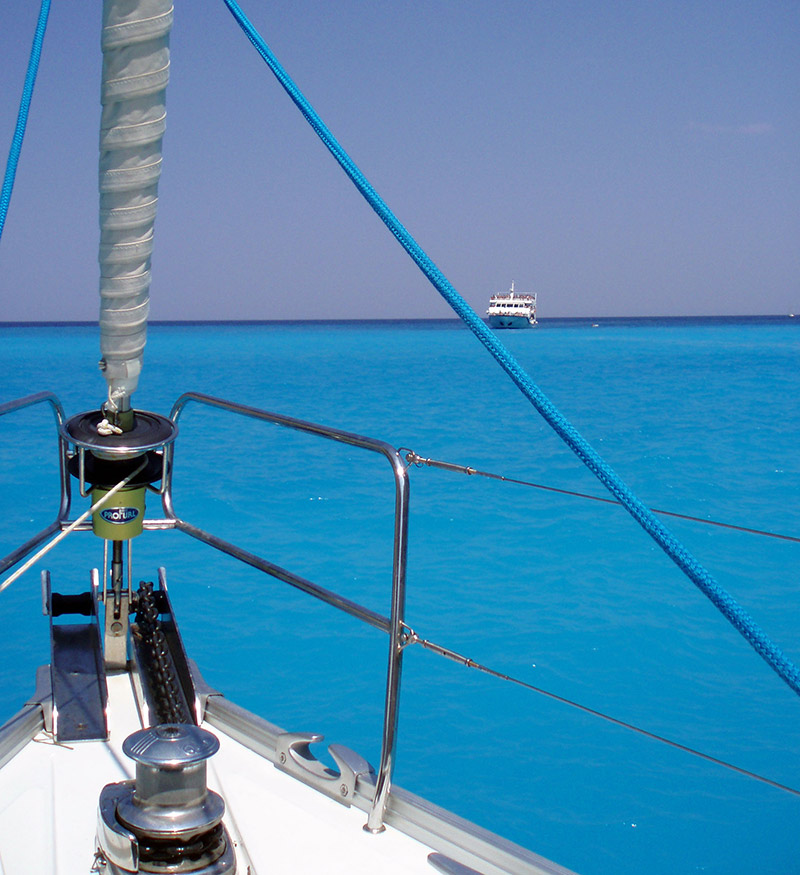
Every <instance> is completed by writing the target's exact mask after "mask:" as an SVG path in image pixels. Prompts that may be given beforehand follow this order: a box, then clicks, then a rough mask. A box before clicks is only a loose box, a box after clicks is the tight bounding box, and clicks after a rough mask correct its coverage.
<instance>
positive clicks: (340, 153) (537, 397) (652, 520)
mask: <svg viewBox="0 0 800 875" xmlns="http://www.w3.org/2000/svg"><path fill="white" fill-rule="evenodd" d="M225 4H226V5H227V7H228V9H229V10H230V11H231V13H232V14H233V16H234V18H235V19H236V21H237V22H238V23H239V25H240V26H241V28H242V30H243V31H244V32H245V34H246V35H247V37H248V39H249V40H250V42H251V43H252V44H253V45H254V46H255V48H256V50H257V51H258V53H259V54H260V55H261V57H262V58H263V59H264V61H265V62H266V63H267V65H268V66H269V68H270V69H271V70H272V72H273V73H274V75H275V77H276V78H277V79H278V81H279V82H280V83H281V85H282V86H283V88H284V89H285V90H286V92H287V93H288V94H289V96H290V97H291V99H292V100H293V101H294V103H295V105H296V106H297V107H298V109H299V110H300V112H301V113H302V114H303V116H304V117H305V118H306V120H307V121H308V123H309V124H310V125H311V127H312V128H313V129H314V131H315V132H316V133H317V135H318V136H319V138H320V139H321V140H322V142H323V143H325V145H326V146H327V147H328V150H329V151H330V152H331V154H332V155H333V156H334V158H335V159H336V160H337V162H338V163H339V165H340V166H341V167H342V169H343V170H344V171H345V173H346V174H347V175H348V177H349V178H350V179H351V181H352V182H353V183H354V185H355V186H356V188H357V189H358V190H359V191H360V192H361V194H362V195H363V197H364V198H365V200H366V201H367V203H369V205H370V206H371V207H372V208H373V210H374V211H375V212H376V213H377V214H378V216H379V217H380V219H381V220H382V221H383V223H384V224H385V225H386V227H387V228H388V229H389V230H390V231H391V232H392V234H393V235H394V236H395V237H396V238H397V240H398V242H399V243H400V244H401V246H402V247H403V248H404V249H405V250H406V252H407V253H408V254H409V255H410V256H411V258H412V259H413V260H414V262H415V263H416V264H417V266H418V267H419V268H420V270H421V271H422V272H423V273H424V274H425V276H426V277H427V278H428V279H429V280H430V282H431V284H432V285H433V286H434V288H435V289H436V290H437V291H438V292H439V294H440V295H441V296H442V297H443V298H444V299H445V301H447V303H448V304H449V305H450V307H451V308H452V309H453V310H454V311H455V313H456V314H457V315H458V316H459V317H460V318H461V319H462V321H463V322H464V323H465V324H466V325H467V326H468V327H469V329H470V330H471V331H472V332H473V334H475V335H476V337H477V338H478V339H479V340H480V341H481V343H482V344H483V345H484V346H485V347H486V349H487V350H488V351H489V352H490V353H491V355H492V356H493V357H494V358H495V360H496V361H497V362H498V363H499V365H500V366H501V367H502V368H503V370H504V371H505V372H506V373H507V374H508V375H509V377H510V378H511V380H512V381H513V382H514V383H515V384H516V386H517V387H518V388H519V389H520V391H521V392H522V393H523V395H525V397H526V398H527V399H528V400H529V401H530V402H531V404H533V406H534V407H535V408H536V410H537V411H538V412H539V413H540V414H541V416H542V417H543V418H544V420H545V421H546V422H547V423H548V425H550V427H551V428H552V429H553V430H554V431H555V432H556V434H558V436H559V437H560V438H561V439H562V440H563V441H564V442H565V443H566V444H567V446H568V447H569V448H570V449H571V450H572V451H573V452H574V453H575V455H576V456H577V457H578V458H579V459H580V460H581V461H582V462H583V463H584V465H586V467H587V468H588V469H589V470H590V471H591V472H592V473H593V474H594V475H595V476H596V477H597V479H598V480H599V481H600V482H601V483H602V484H603V485H604V486H605V487H606V488H607V489H608V490H609V492H611V494H612V495H613V496H614V497H615V498H616V499H617V500H618V501H619V502H620V504H622V505H623V507H625V509H626V510H627V511H628V512H629V513H630V514H631V516H632V517H633V518H634V519H635V520H636V522H638V523H639V525H640V526H641V527H642V528H643V529H644V530H645V531H646V532H647V533H648V534H649V535H650V536H651V537H652V538H653V540H655V542H656V543H657V544H658V545H659V546H660V547H661V549H662V550H663V551H664V552H665V553H666V554H667V555H668V556H669V557H670V559H672V561H673V562H674V563H675V564H676V565H677V566H678V567H679V568H680V569H681V570H682V571H683V572H684V574H686V576H687V577H688V578H689V579H690V580H691V581H692V582H693V583H694V584H695V585H696V586H697V588H698V589H699V590H700V591H701V592H702V593H703V594H704V595H706V596H707V597H708V598H709V599H710V600H711V602H712V603H713V604H714V605H715V606H716V607H717V608H718V609H719V610H720V611H721V612H722V614H723V615H724V616H725V617H726V618H727V620H728V621H729V622H730V623H731V624H732V625H733V627H734V628H735V629H736V630H737V631H738V632H739V633H740V634H741V635H742V636H743V637H744V638H745V639H746V640H747V641H748V642H749V643H750V645H751V646H752V647H753V649H754V650H755V651H756V652H757V653H758V654H759V655H760V656H761V657H762V658H763V659H764V660H765V661H766V663H767V664H768V665H769V666H770V667H771V668H772V669H773V670H774V671H775V672H776V673H777V674H778V675H779V677H781V678H782V679H783V680H784V681H785V682H786V683H787V684H788V685H789V686H790V687H791V688H792V689H793V690H794V691H795V693H797V694H798V695H800V669H798V667H797V666H796V665H794V663H793V662H791V660H789V659H788V658H787V657H786V656H785V655H784V653H783V652H782V651H781V649H780V648H779V647H778V646H777V645H776V644H775V643H774V642H773V641H772V640H771V639H770V638H769V636H767V634H766V633H765V632H764V631H763V630H762V629H761V628H760V627H759V625H758V624H757V623H756V622H755V621H754V620H753V618H752V617H751V616H750V615H749V614H748V613H747V611H745V610H744V608H742V607H741V605H739V603H738V602H737V601H736V600H735V599H734V598H733V597H732V596H731V595H730V594H729V593H728V592H727V591H726V590H725V589H724V588H723V587H722V586H720V584H718V583H717V581H716V580H715V579H714V578H713V576H712V575H711V574H710V573H709V572H708V571H707V570H706V569H705V568H704V567H703V565H702V564H701V563H699V562H698V561H697V560H696V559H695V558H694V557H693V556H692V555H691V554H690V553H689V551H688V550H687V549H686V548H685V547H684V546H683V545H682V544H681V543H680V541H678V540H677V538H675V537H674V535H672V533H671V532H670V531H669V530H668V529H667V528H666V527H665V526H664V525H663V523H661V521H660V520H658V519H657V518H656V517H655V516H654V515H653V513H652V512H651V511H650V510H649V509H648V508H647V507H646V506H645V505H644V504H643V502H642V501H641V500H640V499H639V498H637V497H636V496H635V495H634V494H633V493H632V492H631V490H630V489H629V488H628V487H627V485H626V484H625V483H624V482H623V481H622V480H621V479H620V477H619V476H618V475H617V474H616V473H615V472H614V471H613V470H612V469H611V467H610V466H609V465H608V464H607V463H606V462H605V461H604V460H603V459H602V457H601V456H600V455H599V454H598V453H597V452H596V451H595V450H594V448H593V447H592V446H591V445H590V444H589V443H588V441H586V439H585V438H584V437H583V436H582V435H581V434H580V433H579V432H578V431H577V429H576V428H575V427H574V426H573V425H572V424H571V423H570V422H568V421H567V419H566V418H565V417H564V416H563V415H562V414H561V413H560V412H559V410H558V409H557V408H556V407H555V406H554V405H553V404H552V402H551V401H550V400H549V399H548V398H547V396H546V395H545V394H544V393H543V392H542V390H541V389H540V388H539V387H538V386H537V385H536V384H535V383H534V382H533V380H532V379H531V377H530V376H529V375H528V374H527V373H526V371H525V370H524V369H523V368H522V366H521V365H520V364H519V362H517V361H516V359H515V358H514V356H513V355H512V354H511V353H510V352H509V350H508V349H506V348H505V346H503V344H502V343H501V342H500V341H499V340H498V339H497V337H496V335H495V334H494V333H493V332H492V331H491V330H490V329H489V328H488V327H487V325H486V324H485V323H484V321H483V320H482V319H481V318H480V317H479V316H478V315H477V314H476V313H475V311H474V310H473V309H472V308H471V307H470V306H469V304H468V303H467V302H466V301H465V300H464V299H463V298H462V297H461V295H460V294H459V293H458V292H457V291H456V290H455V289H454V288H453V286H452V285H451V284H450V282H449V281H448V280H447V278H446V277H445V276H444V274H443V273H442V272H441V271H440V270H439V268H438V267H437V266H436V265H435V264H434V263H433V261H432V260H431V259H430V258H429V256H428V255H427V254H426V253H425V252H424V251H423V249H422V248H421V247H420V246H419V244H418V243H417V242H416V240H414V238H413V237H412V236H411V234H410V233H409V232H408V230H407V229H406V228H405V227H404V226H403V225H402V223H401V222H400V221H399V220H398V218H397V217H396V216H395V215H394V213H393V212H392V211H391V210H390V209H389V207H388V205H387V204H386V203H385V201H384V200H383V199H382V198H381V197H380V195H379V194H378V193H377V192H376V191H375V189H374V188H373V187H372V185H371V184H370V183H369V181H368V180H367V179H366V177H365V176H364V175H363V173H362V172H361V171H360V170H359V169H358V167H357V166H356V165H355V163H354V162H353V160H352V159H351V158H350V156H349V155H348V154H347V153H346V152H345V150H344V149H343V148H342V146H341V145H340V144H339V142H338V141H337V140H336V138H335V137H334V136H333V134H332V133H331V131H330V130H329V129H328V127H327V126H326V125H325V124H324V122H323V121H322V119H321V118H320V117H319V116H318V115H317V113H316V111H315V110H314V109H313V107H312V106H311V105H310V104H309V103H308V101H307V100H306V98H305V97H304V95H303V94H302V92H301V91H300V90H299V89H298V87H297V85H295V83H294V82H293V80H292V79H291V77H290V76H289V75H288V73H287V72H286V71H285V70H284V68H283V67H282V66H281V64H280V63H279V61H278V60H277V58H276V57H275V55H274V54H273V53H272V52H271V50H270V49H269V47H268V46H267V44H266V43H265V42H264V39H263V38H262V37H261V35H260V34H259V33H258V31H257V30H256V29H255V27H253V25H252V23H251V22H250V21H249V19H248V18H247V16H246V15H245V14H244V12H243V11H242V9H241V7H240V6H239V4H238V3H237V2H236V0H225ZM49 11H50V0H42V4H41V8H40V11H39V17H38V20H37V24H36V31H35V35H34V40H33V45H32V48H31V54H30V60H29V63H28V71H27V74H26V77H25V85H24V88H23V93H22V99H21V102H20V108H19V113H18V117H17V124H16V128H15V131H14V137H13V140H12V145H11V150H10V152H9V157H8V162H7V165H6V171H5V177H4V181H3V188H2V193H0V237H2V232H3V227H4V224H5V218H6V214H7V212H8V205H9V202H10V199H11V192H12V189H13V185H14V178H15V175H16V169H17V164H18V162H19V155H20V151H21V148H22V140H23V137H24V134H25V126H26V123H27V118H28V111H29V108H30V103H31V98H32V95H33V88H34V85H35V82H36V74H37V71H38V67H39V59H40V57H41V50H42V43H43V40H44V34H45V29H46V26H47V18H48V15H49Z"/></svg>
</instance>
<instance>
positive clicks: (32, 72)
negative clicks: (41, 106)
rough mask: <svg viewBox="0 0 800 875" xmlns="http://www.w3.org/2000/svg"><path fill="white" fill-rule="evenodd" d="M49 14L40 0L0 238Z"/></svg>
mask: <svg viewBox="0 0 800 875" xmlns="http://www.w3.org/2000/svg"><path fill="white" fill-rule="evenodd" d="M49 14H50V0H42V5H41V7H40V8H39V20H38V21H37V22H36V31H35V33H34V35H33V45H32V46H31V56H30V58H29V60H28V72H27V73H26V74H25V85H24V86H23V89H22V99H21V100H20V104H19V112H18V113H17V126H16V127H15V128H14V136H13V138H12V140H11V149H10V150H9V153H8V161H7V162H6V172H5V176H4V177H3V188H2V191H0V239H2V236H3V228H4V227H5V224H6V215H7V214H8V205H9V203H10V202H11V192H12V191H13V189H14V179H15V177H16V175H17V164H19V153H20V152H21V151H22V138H23V137H24V136H25V126H26V125H27V123H28V110H29V109H30V106H31V98H32V97H33V86H34V85H35V84H36V74H37V73H38V71H39V58H40V57H41V56H42V43H43V42H44V32H45V29H46V28H47V17H48V15H49Z"/></svg>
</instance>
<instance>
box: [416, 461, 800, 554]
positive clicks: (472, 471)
mask: <svg viewBox="0 0 800 875" xmlns="http://www.w3.org/2000/svg"><path fill="white" fill-rule="evenodd" d="M406 461H407V462H408V464H409V465H415V466H416V467H418V468H421V467H422V466H423V465H424V466H425V467H427V468H441V470H443V471H455V472H456V473H457V474H467V475H470V476H478V477H488V478H489V479H490V480H502V481H503V483H515V484H517V485H518V486H530V487H532V488H533V489H541V490H543V491H544V492H555V493H557V494H558V495H569V496H572V497H573V498H585V499H587V500H588V501H599V502H602V503H603V504H614V505H616V506H617V507H619V504H620V503H619V502H618V501H615V500H614V499H613V498H603V497H602V496H600V495H589V493H588V492H574V491H573V490H572V489H558V488H557V487H556V486H545V485H544V484H542V483H531V481H530V480H518V479H517V478H516V477H505V476H504V475H502V474H492V473H491V472H490V471H479V470H478V469H477V468H468V467H466V466H465V465H456V464H454V463H453V462H441V461H439V460H437V459H425V458H423V457H422V456H419V455H417V453H415V452H414V451H413V450H409V451H408V452H407V454H406ZM650 510H651V511H652V512H653V513H658V514H661V515H662V516H671V517H674V518H675V519H679V520H688V521H689V522H691V523H702V524H703V525H706V526H718V527H719V528H721V529H733V531H735V532H745V533H746V534H748V535H761V536H762V537H764V538H777V539H778V540H780V541H793V542H794V543H795V544H800V538H796V537H795V536H794V535H782V534H780V533H779V532H766V531H764V529H751V528H749V527H748V526H737V525H735V524H734V523H721V522H719V520H706V519H703V518H702V517H699V516H690V515H689V514H686V513H677V512H676V511H674V510H663V509H662V508H659V507H651V508H650Z"/></svg>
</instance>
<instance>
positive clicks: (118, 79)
mask: <svg viewBox="0 0 800 875" xmlns="http://www.w3.org/2000/svg"><path fill="white" fill-rule="evenodd" d="M171 25H172V2H171V0H104V3H103V41H102V44H103V84H102V98H101V99H102V105H103V109H102V120H101V125H100V350H101V354H102V359H101V362H100V367H101V369H102V370H103V371H104V374H105V377H106V381H107V383H108V402H107V405H106V407H105V409H106V412H107V415H109V417H110V416H112V415H114V414H116V413H117V412H119V411H124V410H127V409H128V408H129V407H130V396H131V394H132V393H133V391H134V390H135V389H136V386H137V383H138V380H139V373H140V371H141V369H142V353H143V351H144V345H145V341H146V337H147V314H148V310H149V301H150V254H151V252H152V249H153V225H154V222H155V217H156V206H157V203H158V178H159V175H160V173H161V138H162V136H163V134H164V130H165V126H166V103H165V98H166V87H167V81H168V79H169V31H170V27H171Z"/></svg>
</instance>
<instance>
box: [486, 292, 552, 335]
mask: <svg viewBox="0 0 800 875" xmlns="http://www.w3.org/2000/svg"><path fill="white" fill-rule="evenodd" d="M486 315H487V316H488V317H489V325H491V327H492V328H533V327H534V325H538V324H539V323H538V322H537V321H536V294H535V293H534V294H529V293H527V292H523V293H519V292H515V291H514V283H513V282H512V283H511V288H510V289H509V290H508V291H507V292H505V293H504V294H500V295H492V297H491V298H489V309H488V310H487V311H486Z"/></svg>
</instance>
